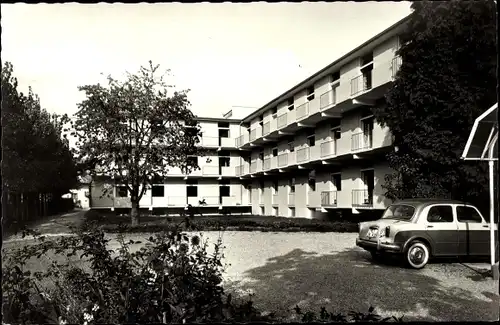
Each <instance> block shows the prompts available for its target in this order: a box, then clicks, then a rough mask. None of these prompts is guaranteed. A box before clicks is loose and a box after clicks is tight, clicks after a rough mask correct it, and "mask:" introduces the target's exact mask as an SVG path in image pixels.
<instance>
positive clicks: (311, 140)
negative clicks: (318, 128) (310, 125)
mask: <svg viewBox="0 0 500 325" xmlns="http://www.w3.org/2000/svg"><path fill="white" fill-rule="evenodd" d="M307 144H308V145H309V147H314V145H315V144H316V136H315V133H314V130H310V131H307Z"/></svg>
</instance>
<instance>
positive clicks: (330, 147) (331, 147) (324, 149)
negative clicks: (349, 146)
mask: <svg viewBox="0 0 500 325" xmlns="http://www.w3.org/2000/svg"><path fill="white" fill-rule="evenodd" d="M335 147H336V141H335V140H330V141H327V142H323V143H322V144H321V158H325V157H330V156H335V154H336V148H335Z"/></svg>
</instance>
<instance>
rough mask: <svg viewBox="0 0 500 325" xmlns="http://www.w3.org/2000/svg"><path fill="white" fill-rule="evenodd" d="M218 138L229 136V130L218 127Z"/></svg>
mask: <svg viewBox="0 0 500 325" xmlns="http://www.w3.org/2000/svg"><path fill="white" fill-rule="evenodd" d="M219 138H229V130H228V129H219Z"/></svg>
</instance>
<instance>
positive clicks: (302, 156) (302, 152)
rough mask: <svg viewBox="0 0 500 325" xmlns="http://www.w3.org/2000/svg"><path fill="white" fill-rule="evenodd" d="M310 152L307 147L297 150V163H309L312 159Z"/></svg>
mask: <svg viewBox="0 0 500 325" xmlns="http://www.w3.org/2000/svg"><path fill="white" fill-rule="evenodd" d="M309 151H310V148H309V147H305V148H302V149H299V150H297V163H298V164H300V163H303V162H307V161H308V160H309V157H310V156H309Z"/></svg>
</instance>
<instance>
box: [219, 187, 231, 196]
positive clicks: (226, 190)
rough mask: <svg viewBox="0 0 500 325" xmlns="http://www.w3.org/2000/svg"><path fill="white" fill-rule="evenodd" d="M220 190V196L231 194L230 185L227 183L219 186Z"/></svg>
mask: <svg viewBox="0 0 500 325" xmlns="http://www.w3.org/2000/svg"><path fill="white" fill-rule="evenodd" d="M219 191H220V196H225V197H227V196H231V193H230V192H231V191H230V187H229V186H227V185H224V186H220V187H219Z"/></svg>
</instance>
